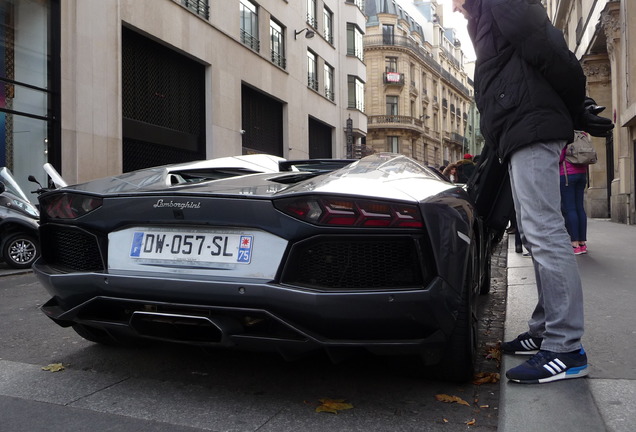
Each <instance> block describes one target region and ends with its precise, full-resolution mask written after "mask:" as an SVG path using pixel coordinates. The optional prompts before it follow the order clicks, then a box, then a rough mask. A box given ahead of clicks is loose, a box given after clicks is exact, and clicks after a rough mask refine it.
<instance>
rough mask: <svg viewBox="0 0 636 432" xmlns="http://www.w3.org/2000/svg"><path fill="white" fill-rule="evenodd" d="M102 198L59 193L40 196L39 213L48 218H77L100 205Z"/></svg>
mask: <svg viewBox="0 0 636 432" xmlns="http://www.w3.org/2000/svg"><path fill="white" fill-rule="evenodd" d="M101 205H102V199H101V198H97V197H94V196H90V195H81V194H71V193H61V194H55V195H50V196H45V197H41V198H40V213H41V214H43V215H46V217H48V218H49V219H77V218H78V217H80V216H84V215H85V214H87V213H90V212H92V211H93V210H95V209H96V208H99V207H101Z"/></svg>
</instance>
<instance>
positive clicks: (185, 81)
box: [122, 28, 205, 172]
mask: <svg viewBox="0 0 636 432" xmlns="http://www.w3.org/2000/svg"><path fill="white" fill-rule="evenodd" d="M204 116H205V68H204V66H203V65H201V64H199V63H197V62H195V61H193V60H191V59H189V58H187V57H185V56H183V55H181V54H179V53H177V52H176V51H174V50H171V49H169V48H167V47H165V46H163V45H160V44H158V43H156V42H154V41H152V40H150V39H148V38H146V37H144V36H142V35H140V34H138V33H135V32H134V31H132V30H130V29H127V28H123V29H122V117H123V121H122V122H123V138H124V142H123V170H124V172H128V171H133V170H136V169H140V168H146V167H150V166H156V165H165V164H170V163H177V162H187V161H191V160H198V159H205V117H204Z"/></svg>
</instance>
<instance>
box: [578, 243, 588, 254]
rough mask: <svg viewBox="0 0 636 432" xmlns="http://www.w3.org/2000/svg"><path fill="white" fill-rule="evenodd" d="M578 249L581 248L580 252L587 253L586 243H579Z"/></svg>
mask: <svg viewBox="0 0 636 432" xmlns="http://www.w3.org/2000/svg"><path fill="white" fill-rule="evenodd" d="M579 249H581V253H582V254H586V253H587V245H579Z"/></svg>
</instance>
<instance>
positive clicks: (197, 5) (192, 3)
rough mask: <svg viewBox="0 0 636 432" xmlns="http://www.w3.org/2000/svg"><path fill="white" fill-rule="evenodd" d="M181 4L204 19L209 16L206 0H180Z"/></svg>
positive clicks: (208, 6)
mask: <svg viewBox="0 0 636 432" xmlns="http://www.w3.org/2000/svg"><path fill="white" fill-rule="evenodd" d="M181 4H182V5H184V6H185V7H186V8H188V9H190V10H191V11H192V12H194V13H195V14H197V15H199V16H201V17H203V18H205V19H209V18H210V5H209V4H208V0H181Z"/></svg>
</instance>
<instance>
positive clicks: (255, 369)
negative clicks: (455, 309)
mask: <svg viewBox="0 0 636 432" xmlns="http://www.w3.org/2000/svg"><path fill="white" fill-rule="evenodd" d="M504 252H505V251H504ZM503 258H504V261H505V254H504V256H503ZM495 261H496V263H498V262H499V261H498V259H495ZM504 266H505V263H504ZM3 271H4V270H2V269H1V268H0V275H1V274H2V273H3ZM4 272H5V274H6V271H4ZM502 275H505V268H500V269H496V270H495V271H494V273H493V277H494V287H493V294H492V295H491V296H489V297H486V298H485V300H486V302H484V305H483V306H482V307H483V308H484V317H485V318H484V320H483V321H482V327H481V331H482V333H483V334H484V338H483V343H484V344H487V343H494V342H496V341H497V340H498V338H500V336H499V335H500V334H501V333H502V331H503V313H502V311H503V308H504V307H505V304H504V303H505V301H504V299H505V280H504V279H502ZM0 296H2V299H3V301H2V303H0V317H1V318H2V320H3V322H2V327H3V331H2V332H0V415H1V417H2V423H1V424H2V426H0V429H1V430H2V431H3V432H16V431H38V430H46V431H47V432H55V431H68V430H73V431H91V432H93V431H95V430H99V431H109V430H117V431H122V432H125V431H164V430H165V431H188V430H191V431H195V430H213V431H256V430H258V431H259V432H266V431H277V432H281V431H329V432H333V431H365V432H366V431H389V430H390V431H438V430H440V428H443V430H445V431H464V430H466V429H467V428H468V426H467V424H466V423H467V422H470V421H472V420H473V419H474V421H475V425H474V426H470V429H471V430H477V431H494V430H496V428H497V427H496V425H497V413H498V398H499V386H498V384H485V385H482V386H475V385H472V384H470V383H468V384H466V385H452V384H447V383H440V382H435V381H430V380H422V379H413V378H411V377H407V376H403V375H401V374H400V371H399V370H395V369H391V368H390V364H389V363H387V361H386V360H385V359H382V358H378V357H373V356H361V357H357V358H354V359H351V360H349V361H347V362H344V363H341V364H337V365H334V364H331V362H330V361H329V360H327V359H326V358H325V357H324V356H321V355H317V356H313V357H310V358H305V359H301V360H298V361H294V362H286V361H284V360H282V359H281V358H280V357H278V356H277V355H270V354H262V353H246V352H232V351H225V350H223V351H207V352H204V351H201V350H199V349H195V348H191V347H181V346H174V345H151V346H148V347H137V348H131V349H124V348H118V347H106V346H101V345H97V344H92V343H90V342H87V341H85V340H84V339H82V338H80V337H79V336H77V335H76V334H75V332H73V331H72V330H71V329H62V328H60V327H58V326H56V325H54V324H53V323H52V322H50V320H49V319H48V318H46V317H45V316H44V315H43V314H42V313H41V312H40V310H39V307H40V306H41V305H42V303H43V302H45V301H46V300H47V295H46V293H45V292H44V290H43V288H42V287H41V286H40V285H39V284H38V282H37V281H36V279H35V277H34V276H33V275H32V274H31V273H27V274H18V275H5V276H2V277H0ZM483 349H486V346H485V345H484V348H483ZM480 358H481V360H480V366H479V368H480V370H485V371H496V370H497V365H496V363H495V362H494V361H493V360H487V359H485V357H484V356H483V355H482V356H481V357H480ZM53 363H62V364H63V365H64V366H65V370H63V371H61V372H48V371H43V370H42V367H44V366H47V365H49V364H53ZM438 394H447V395H450V396H458V397H460V398H461V399H463V400H465V401H467V402H468V404H469V405H468V406H465V405H459V404H456V403H455V404H448V403H442V402H439V401H437V400H436V399H435V396H436V395H438ZM321 398H332V399H345V400H346V401H347V402H349V403H351V404H352V405H353V409H350V410H347V411H342V412H341V413H340V414H338V415H334V414H326V413H316V412H315V408H316V407H317V406H318V404H319V399H321Z"/></svg>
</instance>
